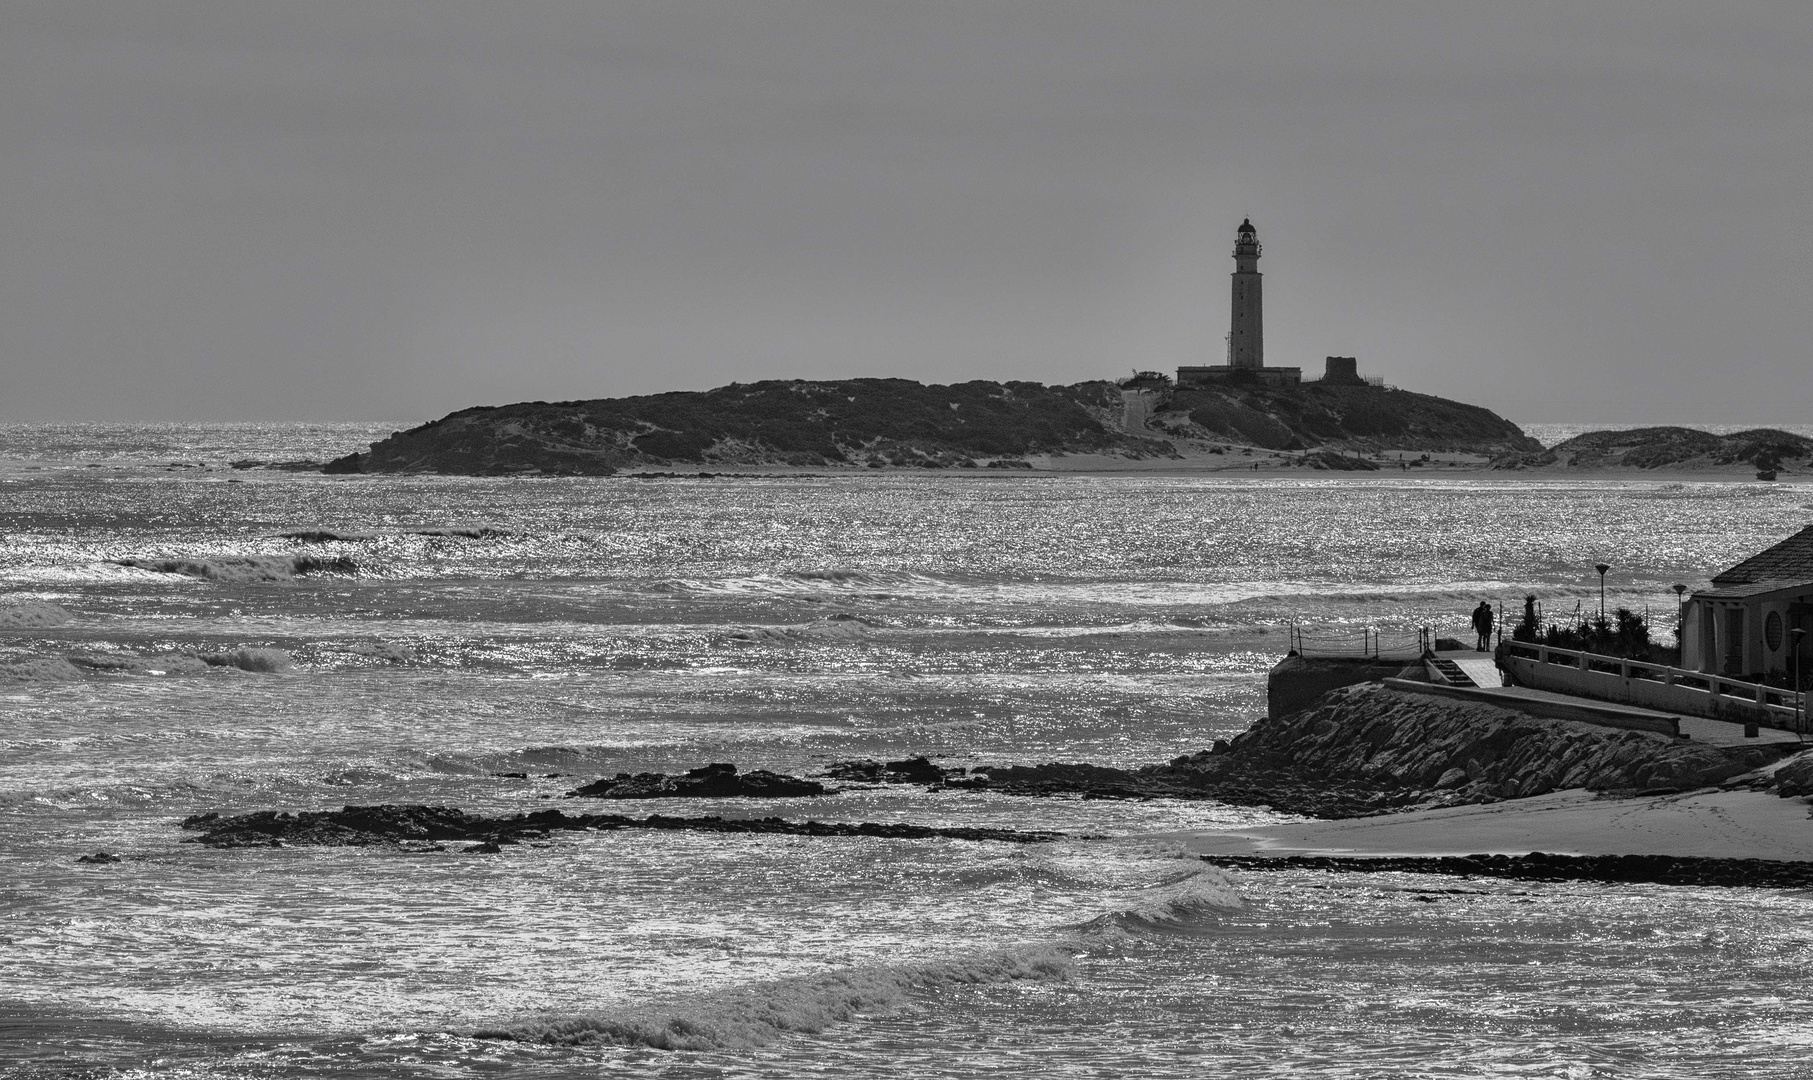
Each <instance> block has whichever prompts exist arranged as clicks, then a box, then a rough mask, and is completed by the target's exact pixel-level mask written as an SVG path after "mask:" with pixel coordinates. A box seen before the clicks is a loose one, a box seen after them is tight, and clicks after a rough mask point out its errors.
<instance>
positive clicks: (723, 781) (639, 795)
mask: <svg viewBox="0 0 1813 1080" xmlns="http://www.w3.org/2000/svg"><path fill="white" fill-rule="evenodd" d="M827 791H828V789H827V788H826V787H825V785H823V784H821V783H819V782H818V781H816V780H801V779H800V778H799V777H797V776H784V775H782V774H781V773H775V772H769V771H767V770H766V769H757V770H755V771H754V772H746V773H739V772H737V767H736V766H735V765H732V764H730V763H728V762H719V763H715V764H711V765H701V766H700V767H698V768H696V769H690V770H688V771H686V772H684V773H680V774H677V775H672V776H670V775H668V774H667V773H635V774H633V775H632V774H630V773H618V774H617V775H616V776H613V777H606V778H604V779H602V780H595V781H593V782H592V783H590V784H587V785H585V786H584V787H581V788H576V789H574V790H572V791H569V792H567V795H566V797H567V798H569V799H730V798H753V799H788V798H794V797H797V796H804V795H824V794H826V793H827Z"/></svg>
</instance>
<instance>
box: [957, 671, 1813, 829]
mask: <svg viewBox="0 0 1813 1080" xmlns="http://www.w3.org/2000/svg"><path fill="white" fill-rule="evenodd" d="M1786 752H1787V751H1786V750H1785V749H1784V748H1782V747H1780V746H1777V745H1765V746H1746V747H1715V746H1709V745H1706V744H1704V743H1696V742H1692V741H1689V740H1685V739H1673V738H1669V737H1667V736H1663V735H1657V734H1653V733H1650V732H1643V731H1623V730H1618V729H1613V728H1604V727H1597V726H1594V725H1589V724H1580V723H1573V722H1569V721H1565V720H1548V719H1543V718H1540V717H1534V716H1528V715H1525V714H1523V713H1519V712H1513V711H1510V710H1507V709H1501V708H1498V707H1496V706H1493V705H1489V704H1486V703H1483V702H1475V701H1457V700H1451V699H1447V698H1437V697H1428V696H1425V695H1422V694H1410V693H1404V692H1402V691H1398V690H1393V689H1390V688H1389V687H1385V686H1380V685H1377V684H1362V685H1355V686H1349V687H1345V688H1342V689H1338V690H1335V691H1332V692H1330V693H1328V694H1326V695H1324V696H1323V697H1321V698H1319V699H1317V701H1316V702H1315V704H1314V705H1313V706H1312V707H1310V708H1306V709H1301V710H1299V711H1296V712H1293V713H1289V714H1287V715H1285V716H1281V717H1267V718H1266V719H1264V720H1261V721H1259V722H1258V723H1257V724H1254V725H1253V727H1252V728H1250V729H1249V730H1247V731H1246V732H1244V733H1243V734H1241V735H1239V736H1237V737H1236V738H1235V739H1234V740H1233V741H1232V742H1231V743H1228V744H1225V745H1224V746H1223V745H1218V746H1217V747H1216V748H1214V749H1211V750H1205V751H1202V752H1201V753H1197V754H1192V755H1187V756H1184V757H1179V758H1176V759H1174V760H1173V761H1171V762H1170V763H1169V764H1166V765H1152V766H1147V767H1145V768H1140V769H1114V768H1107V767H1104V766H1098V765H1083V764H1066V763H1051V764H1046V765H1031V766H1026V765H1020V766H986V765H985V766H979V767H977V768H975V769H972V770H971V771H970V775H969V776H968V777H951V778H947V779H946V780H945V781H944V786H946V787H950V788H974V789H986V790H990V791H998V792H1002V793H1004V794H1012V795H1057V794H1081V795H1084V796H1086V797H1095V798H1182V799H1215V800H1218V801H1221V802H1228V803H1235V804H1239V805H1248V806H1270V807H1273V808H1275V809H1278V810H1284V811H1288V812H1291V813H1299V814H1307V815H1310V816H1313V817H1328V818H1342V817H1358V816H1363V815H1366V814H1376V813H1381V812H1384V811H1388V810H1396V809H1405V808H1409V807H1432V806H1458V805H1464V804H1470V803H1483V802H1495V801H1497V800H1500V799H1511V798H1520V797H1526V796H1532V795H1542V794H1546V793H1548V792H1550V791H1557V790H1561V789H1565V788H1586V789H1588V790H1592V791H1606V792H1626V793H1632V794H1636V793H1640V792H1658V791H1680V790H1688V789H1692V788H1699V787H1707V786H1712V785H1717V784H1721V783H1724V782H1726V781H1728V780H1730V779H1731V778H1733V777H1736V776H1739V775H1741V774H1744V773H1748V772H1750V771H1752V770H1755V769H1757V768H1759V767H1761V766H1763V765H1766V764H1770V763H1772V762H1775V761H1777V760H1779V759H1780V758H1781V757H1782V756H1783V755H1784V754H1785V753H1786ZM1808 768H1809V774H1810V775H1813V766H1809V767H1808Z"/></svg>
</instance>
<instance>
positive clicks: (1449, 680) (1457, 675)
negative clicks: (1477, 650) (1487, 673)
mask: <svg viewBox="0 0 1813 1080" xmlns="http://www.w3.org/2000/svg"><path fill="white" fill-rule="evenodd" d="M1423 666H1424V667H1425V668H1427V669H1428V671H1429V677H1430V678H1431V679H1434V680H1435V681H1436V682H1438V683H1446V684H1447V685H1449V686H1478V685H1479V684H1478V683H1476V682H1474V681H1473V676H1471V675H1469V674H1467V673H1466V672H1465V671H1462V670H1461V666H1460V665H1459V664H1457V663H1455V662H1454V661H1452V660H1450V659H1448V658H1447V657H1445V656H1436V657H1431V658H1430V659H1428V660H1425V661H1423Z"/></svg>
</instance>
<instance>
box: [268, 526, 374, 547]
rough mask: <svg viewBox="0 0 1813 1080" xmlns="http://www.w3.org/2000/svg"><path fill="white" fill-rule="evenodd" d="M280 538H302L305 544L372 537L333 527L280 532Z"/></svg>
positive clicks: (346, 541)
mask: <svg viewBox="0 0 1813 1080" xmlns="http://www.w3.org/2000/svg"><path fill="white" fill-rule="evenodd" d="M277 538H278V539H279V540H300V541H301V542H303V543H305V544H329V543H334V542H336V541H340V542H345V543H349V544H356V543H359V542H361V541H365V540H370V539H372V537H371V536H369V535H367V534H365V533H340V532H334V531H333V530H332V529H303V530H301V531H299V532H286V533H278V534H277Z"/></svg>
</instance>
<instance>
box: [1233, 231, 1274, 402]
mask: <svg viewBox="0 0 1813 1080" xmlns="http://www.w3.org/2000/svg"><path fill="white" fill-rule="evenodd" d="M1260 250H1261V249H1260V247H1259V234H1258V232H1256V231H1255V230H1254V229H1253V223H1252V221H1251V219H1248V220H1244V221H1242V222H1241V223H1240V231H1239V232H1237V233H1235V234H1234V288H1233V302H1232V304H1231V305H1230V313H1229V320H1228V366H1229V367H1234V368H1247V369H1257V368H1262V367H1264V366H1265V301H1264V294H1263V292H1262V291H1261V290H1262V288H1263V286H1264V283H1265V276H1264V275H1263V274H1261V273H1260V272H1259V253H1260Z"/></svg>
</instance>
